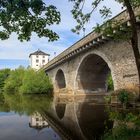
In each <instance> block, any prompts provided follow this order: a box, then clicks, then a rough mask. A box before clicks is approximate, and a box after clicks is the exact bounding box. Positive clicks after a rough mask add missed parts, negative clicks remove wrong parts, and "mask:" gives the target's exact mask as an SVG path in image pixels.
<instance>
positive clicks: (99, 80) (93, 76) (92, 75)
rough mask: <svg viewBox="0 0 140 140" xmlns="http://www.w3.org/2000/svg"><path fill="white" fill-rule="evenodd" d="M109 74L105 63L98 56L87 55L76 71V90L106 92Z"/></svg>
mask: <svg viewBox="0 0 140 140" xmlns="http://www.w3.org/2000/svg"><path fill="white" fill-rule="evenodd" d="M110 73H111V71H110V69H109V67H108V65H107V63H106V62H105V61H104V60H103V59H102V58H101V57H100V56H98V55H96V54H90V55H88V56H87V57H86V58H85V59H84V60H83V62H82V63H81V65H80V67H79V70H78V75H77V84H78V85H77V86H78V90H85V91H86V90H87V91H96V92H99V91H100V92H102V91H104V92H106V91H107V90H108V85H107V78H108V76H109V75H110Z"/></svg>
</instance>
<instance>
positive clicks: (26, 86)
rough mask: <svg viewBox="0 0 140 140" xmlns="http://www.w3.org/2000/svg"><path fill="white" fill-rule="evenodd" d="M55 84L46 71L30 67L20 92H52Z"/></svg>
mask: <svg viewBox="0 0 140 140" xmlns="http://www.w3.org/2000/svg"><path fill="white" fill-rule="evenodd" d="M52 89H53V86H52V84H51V81H50V79H49V77H48V76H46V74H45V72H44V71H39V72H36V71H34V70H33V69H29V70H27V71H26V72H25V75H24V78H23V84H22V86H21V87H20V92H21V93H23V94H26V93H28V94H30V93H41V94H42V93H51V92H52Z"/></svg>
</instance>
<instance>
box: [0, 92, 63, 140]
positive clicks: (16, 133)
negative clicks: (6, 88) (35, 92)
mask: <svg viewBox="0 0 140 140" xmlns="http://www.w3.org/2000/svg"><path fill="white" fill-rule="evenodd" d="M50 103H51V99H50V98H48V97H46V96H20V95H18V94H17V95H16V94H15V95H4V96H2V95H0V140H61V138H60V136H59V135H58V134H57V133H56V132H55V131H54V130H53V129H52V127H51V126H50V125H49V124H48V122H47V120H46V119H45V118H43V116H42V113H43V111H44V110H47V109H48V108H49V106H50Z"/></svg>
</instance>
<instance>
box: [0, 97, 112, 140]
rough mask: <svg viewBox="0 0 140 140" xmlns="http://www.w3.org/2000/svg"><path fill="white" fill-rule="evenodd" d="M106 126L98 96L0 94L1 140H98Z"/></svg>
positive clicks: (103, 108)
mask: <svg viewBox="0 0 140 140" xmlns="http://www.w3.org/2000/svg"><path fill="white" fill-rule="evenodd" d="M98 101H99V100H98ZM105 123H106V125H108V126H109V127H110V128H111V127H112V122H109V121H108V117H107V114H106V112H105V106H104V104H102V100H101V97H100V102H99V103H96V102H95V96H89V97H87V96H86V97H83V96H76V97H73V96H71V97H70V96H69V97H67V96H66V97H62V98H60V97H59V99H57V98H55V99H53V98H51V97H48V96H44V95H36V96H35V95H30V96H29V95H28V96H22V95H20V94H14V95H8V94H4V95H0V140H25V139H26V140H46V139H47V140H61V139H64V140H65V139H66V140H67V139H72V140H99V139H101V136H102V135H103V133H104V129H105Z"/></svg>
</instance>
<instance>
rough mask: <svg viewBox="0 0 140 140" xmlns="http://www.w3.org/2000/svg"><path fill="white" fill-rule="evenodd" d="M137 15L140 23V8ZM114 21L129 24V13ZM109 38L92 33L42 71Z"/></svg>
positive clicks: (124, 13)
mask: <svg viewBox="0 0 140 140" xmlns="http://www.w3.org/2000/svg"><path fill="white" fill-rule="evenodd" d="M135 15H136V17H137V21H138V22H139V21H140V19H139V17H138V15H140V8H139V7H138V8H136V10H135ZM111 20H112V21H119V22H121V23H122V24H123V23H127V22H129V16H128V13H127V11H123V12H121V13H120V14H118V15H117V16H115V17H113V18H112V19H111ZM106 39H107V38H106V37H104V36H102V34H99V33H97V32H95V31H92V32H91V33H89V34H88V35H86V36H85V37H84V38H82V39H81V40H79V41H77V42H76V43H75V44H73V45H72V46H71V47H69V48H68V49H66V50H65V51H63V52H62V53H61V54H59V55H58V56H56V57H55V58H54V59H52V60H51V61H50V62H49V63H47V64H46V65H45V66H44V67H43V68H42V69H45V70H49V69H51V68H52V67H54V66H56V65H58V64H60V63H62V62H64V61H66V60H67V59H69V58H71V57H73V56H75V55H76V54H78V53H80V52H82V51H84V50H86V49H88V48H90V47H91V46H92V47H94V46H96V45H97V44H99V43H102V41H107V40H106Z"/></svg>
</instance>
